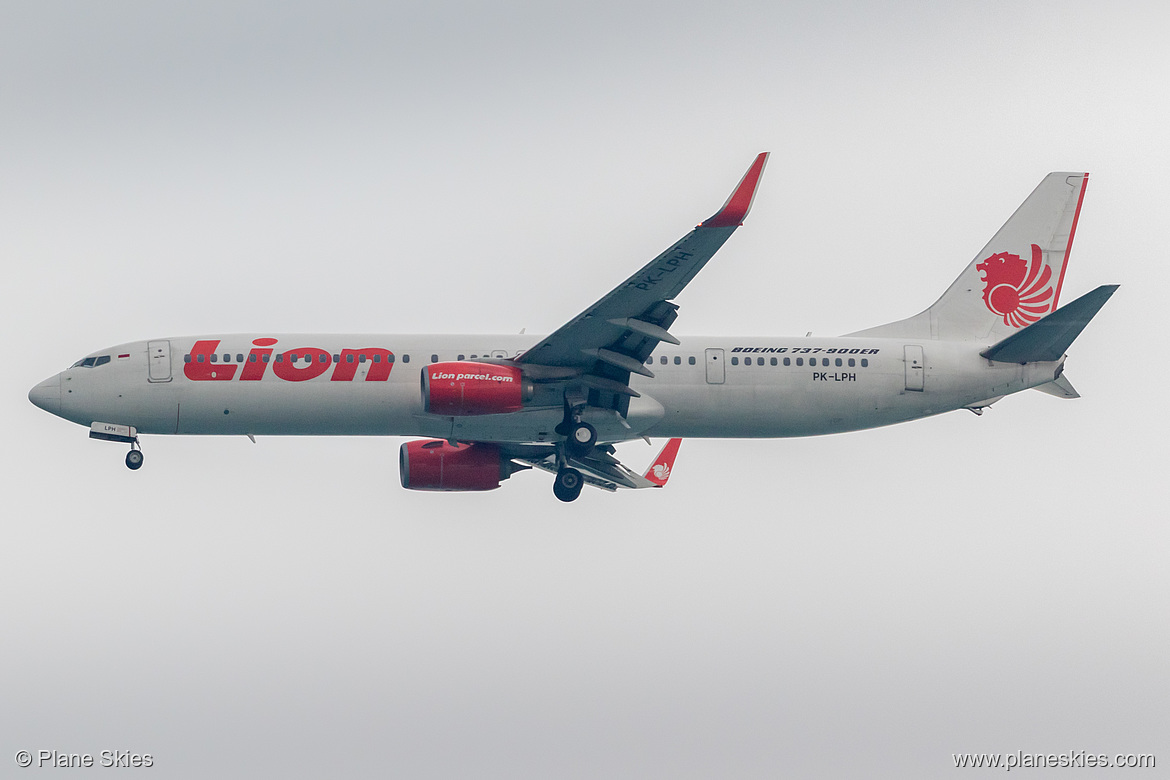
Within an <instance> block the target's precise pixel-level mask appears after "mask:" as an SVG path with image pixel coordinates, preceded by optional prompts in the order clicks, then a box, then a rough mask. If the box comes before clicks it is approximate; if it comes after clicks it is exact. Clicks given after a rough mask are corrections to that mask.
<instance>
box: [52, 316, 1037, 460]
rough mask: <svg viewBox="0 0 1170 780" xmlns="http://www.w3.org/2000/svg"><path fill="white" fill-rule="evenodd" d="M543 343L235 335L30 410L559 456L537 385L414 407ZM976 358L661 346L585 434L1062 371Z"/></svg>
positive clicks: (898, 418)
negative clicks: (481, 445) (434, 375)
mask: <svg viewBox="0 0 1170 780" xmlns="http://www.w3.org/2000/svg"><path fill="white" fill-rule="evenodd" d="M539 338H540V337H538V336H516V335H509V336H451V335H442V336H423V335H397V336H396V335H371V334H358V335H304V334H298V335H277V336H272V335H269V334H237V335H224V336H206V337H198V338H171V339H160V340H156V341H149V342H147V341H139V342H133V343H130V344H124V345H121V346H117V347H112V348H110V349H108V350H103V351H101V352H99V353H94V357H95V358H96V357H100V356H109V361H108V362H105V361H102V364H101V365H93V366H88V367H87V366H83V365H78V366H75V367H73V368H70V369H68V370H66V371H63V372H62V373H61V374H59V375H58V376H57V377H53V378H51V379H49V380H46V381H45V382H43V383H41V385H38V387H37V389H36V390H34V393H37V394H38V395H37V397H38V398H40V399H41V401H38V405H42V406H44V408H46V409H48V410H49V411H53V412H54V413H56V414H59V415H60V416H61V417H64V418H65V419H68V420H71V421H73V422H76V423H79V424H82V425H87V426H88V425H90V424H91V423H94V422H99V421H100V422H107V423H115V424H119V425H129V426H134V427H135V428H137V430H138V432H139V433H146V434H213V435H245V434H250V435H266V436H273V435H293V436H295V435H347V436H355V435H361V436H428V437H434V438H446V439H455V440H466V441H500V442H541V441H556V440H558V439H559V438H560V437H558V435H557V434H556V433H555V432H554V428H555V427H556V426H557V424H558V423H559V422H560V421H561V420H562V417H563V409H562V405H561V401H560V396H559V394H554V393H548V394H542V393H541V392H540V385H539V384H538V385H537V392H536V395H535V397H534V398H533V399H532V403H533V405H531V406H526V408H525V409H524V410H523V411H520V412H516V413H511V414H499V415H478V416H462V417H451V416H440V415H433V414H427V413H425V412H424V411H423V406H422V399H421V392H420V371H421V369H422V368H423V367H425V366H426V365H427V364H428V363H431V362H432V361H433V360H435V359H437V360H439V361H455V360H460V359H465V360H473V359H476V358H486V357H494V358H502V357H514V356H516V355H518V354H520V353H521V352H523V351H524V350H526V349H528V348H530V347H531V346H532V345H533V344H534V343H536V342H538V341H539ZM212 342H216V343H214V344H212ZM984 346H986V345H979V344H977V343H972V342H941V341H931V340H917V341H907V340H905V339H877V338H856V337H840V338H775V337H769V338H726V337H713V338H707V337H699V336H695V337H688V338H685V339H684V340H683V341H682V343H681V344H680V345H678V346H671V345H669V344H661V345H660V346H659V348H658V349H657V350H656V351H655V353H654V355H653V356H652V358H651V359H650V361H648V364H647V368H649V369H650V370H651V371H653V373H654V374H655V376H654V378H646V377H642V376H637V375H634V376H633V377H632V382H631V386H632V387H633V389H634V390H636V391H637V392H639V393H640V394H641V397H640V398H635V399H633V400H632V401H631V404H630V409H629V414H628V415H627V417H626V418H625V419H624V420H623V419H622V418H621V417H619V416H618V414H617V413H616V412H614V411H611V410H602V409H596V408H589V409H587V410H586V412H585V415H584V420H585V421H587V422H589V423H591V424H592V425H594V427H596V429H597V431H598V437H599V440H601V441H611V442H614V441H622V440H626V439H631V438H635V437H638V436H655V437H719V438H763V437H786V436H810V435H816V434H826V433H838V432H842V431H850V430H859V429H863V428H873V427H877V426H882V425H890V424H892V423H897V422H902V421H905V420H911V419H915V418H919V417H926V416H929V415H934V414H939V413H942V412H946V411H950V410H953V409H961V408H963V407H970V406H979V405H985V404H986V403H988V402H990V401H991V400H994V399H996V398H999V397H1001V396H1004V395H1008V394H1010V393H1015V392H1019V391H1021V390H1025V389H1027V388H1030V387H1036V386H1038V385H1042V384H1044V383H1047V382H1050V381H1052V380H1053V378H1054V377H1055V376H1056V375H1057V373H1058V370H1059V363H1058V362H1048V363H1028V364H1025V365H1018V364H1011V363H1007V364H1005V363H993V362H991V361H988V360H986V359H984V358H983V357H981V356H980V355H979V351H980V349H982V348H983V347H984ZM193 352H195V353H199V354H195V355H194V356H193V355H192V353H193ZM211 354H214V355H215V358H216V362H215V363H211V362H210V358H211ZM293 354H295V355H297V358H298V359H297V361H295V362H293V361H291V360H290V357H291V355H293ZM391 354H392V356H393V361H392V362H391V359H390V357H389V356H390V355H391ZM278 355H279V356H280V364H279V365H278V364H277V359H278ZM305 355H308V356H309V361H308V362H306V360H305ZM225 356H226V357H227V358H228V359H227V360H226V361H225V360H224V358H225ZM375 356H376V357H377V362H375ZM384 356H385V357H384ZM199 357H202V358H203V360H202V361H201V362H200V361H199V360H198V358H199ZM265 358H267V360H265ZM749 360H750V363H749V362H748V361H749ZM241 361H242V362H241ZM814 361H815V364H814ZM79 362H80V361H79ZM90 362H97V361H96V360H95V361H90ZM54 386H55V388H56V389H54ZM919 388H921V389H919ZM55 393H59V405H57V404H56V403H55V402H54V401H55ZM54 406H57V408H53V407H54Z"/></svg>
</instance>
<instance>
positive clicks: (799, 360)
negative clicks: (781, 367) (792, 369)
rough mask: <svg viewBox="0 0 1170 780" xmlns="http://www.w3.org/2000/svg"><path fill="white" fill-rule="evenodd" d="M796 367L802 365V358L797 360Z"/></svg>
mask: <svg viewBox="0 0 1170 780" xmlns="http://www.w3.org/2000/svg"><path fill="white" fill-rule="evenodd" d="M796 365H798V366H803V365H804V358H797V359H796Z"/></svg>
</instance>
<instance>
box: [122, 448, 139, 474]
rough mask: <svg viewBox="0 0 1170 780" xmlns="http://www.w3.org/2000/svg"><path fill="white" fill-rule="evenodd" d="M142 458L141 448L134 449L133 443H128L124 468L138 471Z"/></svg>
mask: <svg viewBox="0 0 1170 780" xmlns="http://www.w3.org/2000/svg"><path fill="white" fill-rule="evenodd" d="M142 460H143V458H142V450H139V449H134V445H130V451H129V452H127V453H126V468H128V469H130V470H131V471H138V469H140V468H142Z"/></svg>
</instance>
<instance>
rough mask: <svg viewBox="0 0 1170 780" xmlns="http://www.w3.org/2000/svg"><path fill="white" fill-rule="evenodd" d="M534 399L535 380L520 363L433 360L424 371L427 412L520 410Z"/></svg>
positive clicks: (424, 397) (452, 413) (451, 412)
mask: <svg viewBox="0 0 1170 780" xmlns="http://www.w3.org/2000/svg"><path fill="white" fill-rule="evenodd" d="M531 398H532V383H531V382H527V381H525V380H524V378H523V376H522V375H521V372H520V368H519V366H505V365H497V364H495V363H471V362H467V361H459V362H455V363H432V364H431V365H429V366H427V367H426V368H424V369H423V370H422V403H423V411H425V412H429V413H430V414H449V415H453V416H465V415H473V414H502V413H504V412H515V411H519V410H520V409H521V408H523V406H524V402H525V401H528V400H531Z"/></svg>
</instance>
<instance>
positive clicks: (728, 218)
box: [699, 152, 768, 228]
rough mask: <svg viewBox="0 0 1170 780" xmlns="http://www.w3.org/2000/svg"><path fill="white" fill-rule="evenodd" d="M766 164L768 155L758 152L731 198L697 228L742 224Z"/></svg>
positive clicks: (750, 206) (737, 225) (750, 207)
mask: <svg viewBox="0 0 1170 780" xmlns="http://www.w3.org/2000/svg"><path fill="white" fill-rule="evenodd" d="M766 162H768V153H767V152H760V154H759V155H758V156H757V157H756V160H755V162H753V163H752V167H750V168H748V171H747V173H745V174H744V175H743V178H742V179H740V180H739V184H737V185H736V187H735V191H734V192H732V193H731V197H730V198H728V199H727V202H726V203H724V204H723V208H721V209H719V211H718V213H716V214H715V216H713V217H711V218H710V219H706V220H703V221H702V222H700V223H699V227H705V228H716V227H739V226H740V225H742V224H743V221H744V219H745V218H746V217H747V215H748V212H749V211H751V209H752V200H753V199H754V198H755V197H756V187H757V186H759V183H760V176H762V175H763V174H764V163H766Z"/></svg>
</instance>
